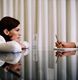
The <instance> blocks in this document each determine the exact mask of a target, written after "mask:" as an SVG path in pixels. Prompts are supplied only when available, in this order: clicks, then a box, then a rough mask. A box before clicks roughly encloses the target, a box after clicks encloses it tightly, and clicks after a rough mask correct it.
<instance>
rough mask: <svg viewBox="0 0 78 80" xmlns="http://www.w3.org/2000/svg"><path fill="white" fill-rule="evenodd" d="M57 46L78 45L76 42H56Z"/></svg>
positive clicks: (71, 46) (70, 46)
mask: <svg viewBox="0 0 78 80" xmlns="http://www.w3.org/2000/svg"><path fill="white" fill-rule="evenodd" d="M55 44H56V47H57V48H76V45H75V43H74V42H56V43H55Z"/></svg>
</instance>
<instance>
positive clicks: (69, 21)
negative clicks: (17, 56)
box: [0, 0, 78, 80]
mask: <svg viewBox="0 0 78 80" xmlns="http://www.w3.org/2000/svg"><path fill="white" fill-rule="evenodd" d="M4 16H12V17H14V18H16V19H18V20H19V21H20V22H21V27H20V28H21V34H22V38H21V39H22V40H26V41H28V42H29V43H30V52H29V55H27V56H25V57H23V58H22V59H21V63H22V69H21V75H22V76H23V79H17V78H16V79H17V80H77V75H78V74H77V71H78V69H77V67H78V59H77V56H72V57H71V56H70V57H63V58H62V60H61V61H59V62H58V63H56V56H55V54H54V53H53V52H52V49H53V48H54V47H55V42H56V37H55V36H56V35H57V36H58V38H59V40H61V41H69V42H70V41H73V42H78V35H77V34H78V31H77V30H78V22H77V21H78V0H0V19H1V18H2V17H4ZM0 74H1V77H3V78H2V79H0V80H14V79H15V77H14V76H13V75H12V74H10V73H5V72H1V71H0ZM67 75H68V76H67Z"/></svg>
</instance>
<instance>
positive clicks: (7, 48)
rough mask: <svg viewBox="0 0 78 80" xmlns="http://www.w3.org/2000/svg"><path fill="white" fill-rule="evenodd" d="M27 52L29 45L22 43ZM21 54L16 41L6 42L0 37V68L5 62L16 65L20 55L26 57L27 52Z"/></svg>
mask: <svg viewBox="0 0 78 80" xmlns="http://www.w3.org/2000/svg"><path fill="white" fill-rule="evenodd" d="M23 44H24V45H25V46H26V48H27V50H29V43H28V42H25V41H24V43H23ZM27 50H26V51H24V52H23V53H22V49H21V46H20V44H19V43H18V42H16V41H9V42H6V41H5V39H4V38H3V37H2V36H1V35H0V66H2V65H3V64H4V63H5V62H7V63H10V64H16V63H17V62H18V61H19V60H20V59H21V57H22V54H24V55H27V54H28V51H27Z"/></svg>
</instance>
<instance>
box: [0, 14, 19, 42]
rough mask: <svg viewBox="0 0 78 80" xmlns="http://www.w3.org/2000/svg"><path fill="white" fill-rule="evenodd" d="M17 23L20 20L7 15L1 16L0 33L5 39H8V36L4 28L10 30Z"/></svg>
mask: <svg viewBox="0 0 78 80" xmlns="http://www.w3.org/2000/svg"><path fill="white" fill-rule="evenodd" d="M19 24H20V22H19V21H18V20H17V19H15V18H12V17H9V16H6V17H3V18H2V19H1V21H0V35H2V36H3V37H4V38H5V40H6V41H10V37H9V36H8V35H5V34H4V32H3V31H4V29H7V30H8V31H10V30H12V29H13V28H15V27H17V26H18V25H19Z"/></svg>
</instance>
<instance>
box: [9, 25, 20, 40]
mask: <svg viewBox="0 0 78 80" xmlns="http://www.w3.org/2000/svg"><path fill="white" fill-rule="evenodd" d="M8 36H10V37H11V40H16V41H18V40H19V39H20V37H21V35H20V25H18V26H17V27H15V28H13V29H12V30H10V31H9V34H8Z"/></svg>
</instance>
